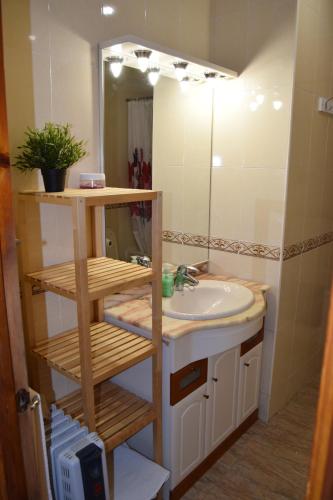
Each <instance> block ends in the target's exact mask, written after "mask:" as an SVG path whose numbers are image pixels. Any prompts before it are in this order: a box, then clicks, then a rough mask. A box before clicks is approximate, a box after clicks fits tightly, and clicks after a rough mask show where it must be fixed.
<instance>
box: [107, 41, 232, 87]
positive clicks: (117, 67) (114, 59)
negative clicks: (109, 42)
mask: <svg viewBox="0 0 333 500" xmlns="http://www.w3.org/2000/svg"><path fill="white" fill-rule="evenodd" d="M111 50H112V47H111ZM152 54H153V51H152V50H148V49H144V48H140V49H137V50H133V51H132V52H131V54H130V53H127V54H126V59H127V61H128V62H129V63H130V64H129V66H130V67H135V66H136V64H135V61H136V62H137V65H138V67H139V69H140V70H141V71H142V73H146V72H147V74H148V80H149V82H150V83H151V85H153V86H154V85H156V83H157V81H158V80H159V76H160V75H161V74H162V75H163V74H164V75H165V76H168V77H170V78H172V73H174V75H175V76H176V78H177V80H178V81H179V83H180V85H181V87H182V90H185V89H186V88H187V87H188V86H189V84H190V83H191V82H194V83H202V82H207V83H208V84H209V85H210V86H211V87H215V84H216V82H217V81H218V80H219V79H222V78H226V75H223V74H221V73H219V72H218V71H205V68H204V67H202V71H203V73H202V76H200V74H199V73H194V72H193V73H192V72H191V71H188V69H189V68H188V66H189V63H188V62H187V61H181V60H179V59H178V60H176V61H174V62H170V63H169V62H167V63H166V62H164V64H163V63H162V64H157V65H156V62H157V61H158V59H157V58H155V57H154V58H153V57H151V56H152ZM158 54H159V53H158V52H156V55H158ZM154 55H155V54H154ZM106 60H107V61H108V62H109V63H110V69H111V72H112V74H113V75H114V76H115V77H116V78H118V76H119V75H120V73H121V70H122V65H123V62H124V58H123V57H122V56H119V55H116V54H113V55H111V56H110V57H107V58H106ZM153 61H154V62H153ZM154 63H155V64H154ZM153 64H154V65H153ZM149 66H150V67H149Z"/></svg>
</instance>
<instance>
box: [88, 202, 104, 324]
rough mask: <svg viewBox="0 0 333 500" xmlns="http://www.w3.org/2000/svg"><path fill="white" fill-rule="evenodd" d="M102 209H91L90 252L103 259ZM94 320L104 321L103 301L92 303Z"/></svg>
mask: <svg viewBox="0 0 333 500" xmlns="http://www.w3.org/2000/svg"><path fill="white" fill-rule="evenodd" d="M103 214H104V211H103V207H91V233H92V252H93V256H94V257H103V255H104V241H103ZM93 307H94V320H95V321H103V320H104V299H99V300H96V301H94V304H93Z"/></svg>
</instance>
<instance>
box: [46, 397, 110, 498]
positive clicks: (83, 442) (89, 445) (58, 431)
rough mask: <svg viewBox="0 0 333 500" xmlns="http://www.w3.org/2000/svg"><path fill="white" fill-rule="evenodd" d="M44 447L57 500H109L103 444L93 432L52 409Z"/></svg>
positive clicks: (61, 412) (53, 491)
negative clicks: (46, 451)
mask: <svg viewBox="0 0 333 500" xmlns="http://www.w3.org/2000/svg"><path fill="white" fill-rule="evenodd" d="M46 447H47V450H48V461H49V470H50V472H51V476H52V482H51V488H52V493H53V497H54V498H55V499H56V500H88V499H89V500H90V499H95V500H109V498H110V497H109V486H108V474H107V466H106V458H105V450H104V444H103V441H102V440H101V439H99V437H98V436H97V434H96V433H95V432H92V433H88V429H87V428H86V427H80V424H79V422H77V421H75V420H73V419H72V418H71V417H70V416H68V415H64V413H63V411H62V410H58V409H57V408H56V407H55V406H53V407H52V409H51V423H50V425H49V427H48V428H47V429H46Z"/></svg>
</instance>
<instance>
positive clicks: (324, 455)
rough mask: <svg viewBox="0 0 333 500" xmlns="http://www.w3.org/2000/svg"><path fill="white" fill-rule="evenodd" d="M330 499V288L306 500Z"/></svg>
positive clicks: (332, 473) (332, 384) (332, 341)
mask: <svg viewBox="0 0 333 500" xmlns="http://www.w3.org/2000/svg"><path fill="white" fill-rule="evenodd" d="M332 498H333V285H332V288H331V300H330V312H329V319H328V325H327V336H326V343H325V353H324V363H323V367H322V373H321V383H320V393H319V401H318V408H317V417H316V426H315V435H314V441H313V448H312V459H311V467H310V475H309V482H308V488H307V500H332Z"/></svg>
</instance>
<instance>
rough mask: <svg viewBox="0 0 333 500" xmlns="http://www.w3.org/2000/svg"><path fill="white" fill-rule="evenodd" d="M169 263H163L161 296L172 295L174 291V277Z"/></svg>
mask: <svg viewBox="0 0 333 500" xmlns="http://www.w3.org/2000/svg"><path fill="white" fill-rule="evenodd" d="M172 269H173V266H172V265H171V264H164V265H163V269H162V295H163V297H172V296H173V292H174V287H175V283H174V277H173V272H172Z"/></svg>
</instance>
